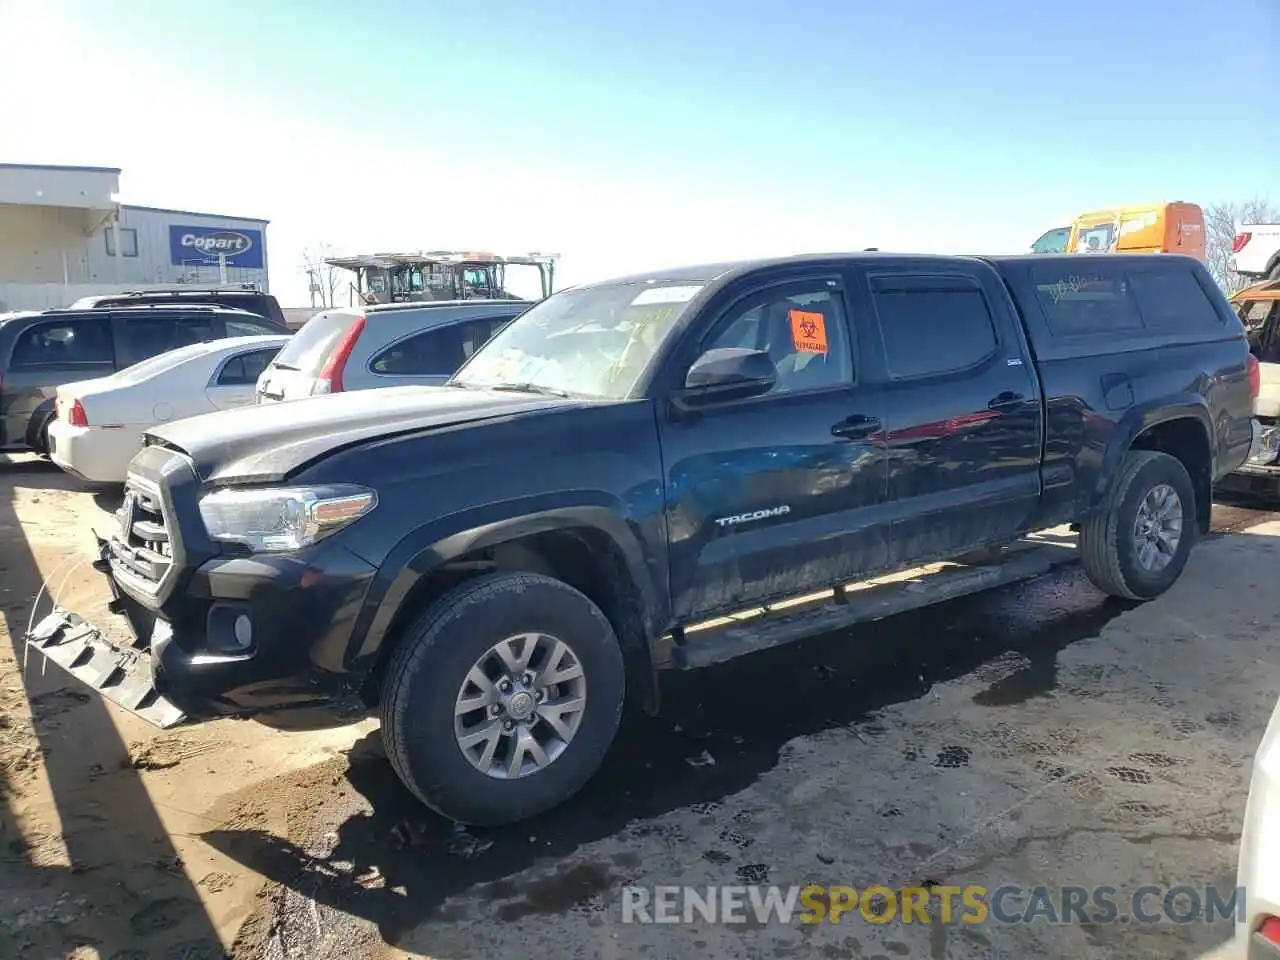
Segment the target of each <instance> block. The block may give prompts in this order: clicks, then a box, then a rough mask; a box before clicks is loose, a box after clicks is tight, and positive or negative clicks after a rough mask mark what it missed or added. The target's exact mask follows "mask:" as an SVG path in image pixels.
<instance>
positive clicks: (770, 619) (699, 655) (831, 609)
mask: <svg viewBox="0 0 1280 960" xmlns="http://www.w3.org/2000/svg"><path fill="white" fill-rule="evenodd" d="M1079 558H1080V554H1079V551H1078V550H1077V549H1076V548H1075V547H1074V546H1066V545H1062V544H1060V543H1056V542H1053V541H1050V542H1048V543H1045V542H1044V541H1039V542H1035V541H1033V542H1028V543H1024V544H1019V545H1017V547H1015V548H1012V549H1011V550H1010V552H1009V554H1008V555H1007V556H1005V557H1004V558H1003V559H1000V560H997V561H995V562H993V563H991V564H989V565H987V564H983V565H977V566H971V565H956V564H948V565H946V566H943V567H942V568H941V569H938V570H936V571H934V572H927V573H921V574H920V575H918V576H915V577H909V578H907V579H895V580H891V581H889V582H886V583H873V584H872V585H870V586H865V587H858V588H856V589H850V587H852V586H853V585H852V584H851V585H849V587H837V588H836V589H835V590H834V591H826V592H825V593H823V594H819V595H816V596H815V597H814V599H811V600H809V599H805V598H800V600H789V601H784V602H783V603H780V604H774V605H773V607H774V608H775V609H770V608H769V607H763V608H758V611H757V612H750V613H747V614H745V615H744V614H734V615H732V616H730V617H725V618H722V619H719V620H713V621H709V622H708V623H707V624H705V625H703V624H697V625H694V626H691V627H689V628H687V629H686V630H685V631H683V633H677V634H676V642H675V644H674V645H673V646H672V647H671V648H670V662H669V663H667V664H663V665H664V666H668V667H670V668H674V669H677V670H696V669H698V668H701V667H709V666H711V665H712V664H716V663H722V662H724V661H725V660H731V659H733V658H734V657H737V656H740V655H742V654H744V653H754V652H756V651H759V650H767V649H769V648H770V647H777V646H781V645H782V644H785V643H791V642H793V641H796V640H802V639H804V638H805V637H812V636H816V635H818V634H822V633H829V632H831V631H834V630H842V629H845V628H847V627H851V626H853V625H854V624H858V623H866V622H868V621H871V620H879V619H881V618H882V617H890V616H893V615H895V614H899V613H905V612H907V611H908V610H915V609H918V608H920V607H927V606H930V605H932V604H935V603H940V602H942V601H944V600H953V599H955V598H956V597H963V596H966V595H968V594H971V593H979V592H981V591H983V590H990V589H991V588H993V587H999V586H1004V585H1006V584H1010V583H1016V582H1018V581H1020V580H1029V579H1031V578H1032V577H1038V576H1041V575H1042V574H1045V573H1048V572H1049V571H1050V570H1052V569H1053V568H1054V567H1057V566H1062V565H1064V564H1067V563H1072V562H1075V561H1077V560H1079ZM802 601H803V602H802ZM778 607H780V608H781V609H776V608H778Z"/></svg>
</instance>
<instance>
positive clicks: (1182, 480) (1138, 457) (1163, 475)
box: [1080, 450, 1197, 600]
mask: <svg viewBox="0 0 1280 960" xmlns="http://www.w3.org/2000/svg"><path fill="white" fill-rule="evenodd" d="M1161 487H1167V488H1170V489H1172V490H1173V492H1174V493H1176V494H1177V496H1178V500H1179V504H1177V505H1173V504H1170V505H1169V509H1170V511H1171V512H1170V514H1169V518H1170V519H1172V518H1173V517H1174V516H1178V517H1179V519H1180V521H1181V530H1180V531H1179V536H1178V540H1177V544H1176V546H1175V547H1174V548H1173V550H1172V554H1171V555H1170V553H1169V552H1168V550H1167V549H1166V550H1157V553H1159V554H1162V555H1163V556H1165V557H1167V558H1168V559H1167V562H1166V563H1165V564H1164V566H1162V567H1160V568H1159V569H1153V568H1152V566H1150V565H1144V563H1143V561H1142V557H1141V555H1140V550H1139V546H1138V543H1137V541H1136V536H1137V526H1138V519H1139V517H1138V514H1139V511H1140V509H1141V508H1142V507H1143V504H1144V501H1146V500H1147V498H1148V496H1149V495H1153V494H1155V492H1156V491H1157V490H1158V489H1159V488H1161ZM1165 502H1166V503H1167V501H1165ZM1166 524H1167V521H1166ZM1196 533H1197V526H1196V497H1195V488H1194V487H1193V486H1192V485H1191V477H1190V476H1189V475H1188V474H1187V470H1186V467H1184V466H1183V465H1182V462H1181V461H1180V460H1177V459H1176V458H1174V457H1171V456H1169V455H1168V454H1167V453H1158V452H1156V451H1153V450H1132V451H1130V452H1129V453H1127V454H1125V455H1124V458H1123V459H1122V460H1121V461H1120V466H1119V469H1118V471H1117V473H1116V478H1115V482H1114V483H1113V484H1112V485H1111V490H1110V492H1109V493H1108V495H1107V499H1106V501H1105V502H1104V503H1103V504H1101V505H1099V507H1098V509H1097V510H1095V511H1094V513H1093V514H1092V515H1091V516H1090V517H1089V518H1088V519H1087V520H1085V521H1084V523H1082V524H1081V529H1080V553H1081V557H1082V559H1083V561H1084V570H1085V573H1086V575H1088V577H1089V579H1090V580H1091V581H1093V583H1094V585H1095V586H1096V587H1098V589H1100V590H1102V591H1104V592H1105V593H1109V594H1111V595H1112V596H1116V597H1124V598H1126V599H1128V600H1150V599H1152V598H1154V597H1158V596H1159V595H1160V594H1162V593H1164V592H1165V591H1166V590H1168V589H1169V587H1171V586H1173V583H1174V581H1176V580H1177V579H1178V577H1179V576H1180V575H1181V573H1182V569H1183V567H1185V566H1186V565H1187V557H1188V556H1189V555H1190V553H1191V547H1192V545H1193V543H1194V541H1195V538H1196ZM1153 546H1154V544H1153ZM1143 552H1148V551H1145V549H1144V551H1143ZM1148 553H1149V552H1148ZM1157 563H1158V561H1157Z"/></svg>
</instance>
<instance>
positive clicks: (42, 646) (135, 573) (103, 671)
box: [27, 446, 375, 727]
mask: <svg viewBox="0 0 1280 960" xmlns="http://www.w3.org/2000/svg"><path fill="white" fill-rule="evenodd" d="M206 494H207V491H205V490H203V489H202V484H201V481H200V478H199V477H198V476H197V474H196V471H195V468H194V466H193V464H192V463H191V461H190V459H189V458H187V457H186V456H185V455H184V454H182V453H181V452H180V451H175V450H171V449H168V448H166V447H163V446H148V447H145V448H144V449H143V450H142V451H141V452H140V453H139V454H138V456H137V457H135V458H134V460H133V462H132V463H131V464H130V468H129V475H128V478H127V480H126V483H125V490H124V500H123V503H122V505H121V508H120V510H119V511H118V513H117V515H116V521H117V522H116V524H115V525H114V528H113V529H112V530H111V531H110V532H109V534H108V535H107V536H105V537H99V538H98V557H97V559H96V560H95V562H94V564H93V567H94V569H95V570H97V571H99V572H100V573H102V574H103V575H104V576H105V577H106V578H107V583H108V587H109V589H110V592H111V598H112V599H111V602H110V604H109V609H110V610H111V611H112V612H113V613H115V614H117V615H119V616H120V617H122V618H123V620H124V621H125V622H126V623H127V625H128V627H129V628H130V632H131V633H132V634H133V637H134V640H133V642H132V643H131V644H128V643H122V642H120V641H118V640H115V639H113V638H112V636H111V632H110V631H107V630H103V629H101V628H100V627H99V626H96V625H94V624H91V623H89V622H87V621H86V620H85V619H84V618H82V617H81V616H80V615H78V614H76V613H74V612H72V611H69V610H63V609H55V610H54V611H53V612H52V613H50V614H49V615H48V616H46V617H44V618H43V619H41V620H39V621H38V622H37V624H36V625H35V627H34V628H33V629H32V631H31V633H30V635H29V636H28V637H27V642H28V644H29V649H34V650H36V651H38V652H39V653H41V654H43V655H44V656H45V657H47V658H48V659H49V660H52V661H53V662H54V663H56V664H58V665H59V666H61V667H63V668H65V669H66V670H68V671H69V672H70V673H71V674H72V675H73V676H75V677H77V678H78V679H80V680H81V681H83V682H85V683H86V684H88V685H89V686H90V687H92V688H93V689H95V690H97V691H98V692H99V693H100V694H102V696H104V697H105V698H107V699H108V700H111V701H112V702H114V703H117V704H119V705H120V706H122V707H124V708H125V709H127V710H129V711H130V712H132V713H134V714H136V715H138V716H140V717H142V718H143V719H146V720H148V721H150V722H152V723H154V724H157V725H159V726H162V727H168V726H173V725H175V724H177V723H180V722H182V721H183V720H184V719H204V718H209V717H216V716H227V715H262V714H270V713H274V712H278V711H283V710H290V709H295V708H298V707H308V706H314V705H317V704H324V703H331V702H333V701H335V700H340V699H344V698H346V697H347V696H349V695H350V694H351V693H352V692H353V691H354V689H355V687H356V686H357V685H358V683H359V680H360V679H361V678H360V677H358V676H354V675H352V674H351V673H350V672H349V670H348V669H347V666H348V664H347V661H346V654H347V650H348V647H349V641H350V638H351V636H352V633H353V630H354V627H355V623H356V619H357V617H358V615H359V612H360V610H361V608H362V604H363V600H364V597H365V594H366V592H367V589H368V586H369V584H370V582H371V581H372V578H373V575H374V572H375V571H374V569H373V567H371V566H370V565H369V564H368V563H366V562H365V561H364V560H362V559H361V558H359V557H357V556H356V555H355V554H353V553H352V552H350V551H349V550H346V549H345V548H344V547H342V546H341V545H340V543H338V542H336V541H335V540H332V539H326V540H324V541H322V542H318V543H314V544H310V545H308V546H306V547H305V548H304V549H300V550H297V551H293V552H287V553H254V552H252V551H250V550H248V549H241V548H239V547H238V546H237V545H235V544H228V543H226V542H219V541H216V540H215V539H214V538H212V537H211V536H210V535H209V532H208V530H207V529H206V524H205V522H204V521H203V519H202V516H201V511H200V500H201V497H202V496H205V495H206Z"/></svg>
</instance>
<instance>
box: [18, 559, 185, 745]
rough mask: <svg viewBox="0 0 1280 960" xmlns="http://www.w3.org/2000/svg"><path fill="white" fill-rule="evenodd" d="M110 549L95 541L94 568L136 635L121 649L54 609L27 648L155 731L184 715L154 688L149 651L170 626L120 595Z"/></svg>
mask: <svg viewBox="0 0 1280 960" xmlns="http://www.w3.org/2000/svg"><path fill="white" fill-rule="evenodd" d="M107 556H108V544H107V543H106V541H104V540H103V539H102V538H101V537H99V538H98V558H97V559H96V560H95V561H94V562H93V569H95V570H97V571H98V572H99V573H102V574H104V575H105V576H106V578H107V582H108V584H110V587H111V595H112V599H111V602H110V603H109V604H108V609H109V610H110V611H111V612H112V613H115V614H119V615H121V616H123V617H124V619H125V620H126V621H127V622H128V624H129V627H130V630H131V631H132V633H133V636H134V642H133V643H132V644H131V645H129V646H125V645H122V644H120V643H117V642H116V641H115V640H113V639H111V638H110V637H109V636H108V635H107V634H106V633H105V632H103V631H102V630H100V629H99V628H98V627H95V626H94V625H93V624H91V623H89V622H88V621H87V620H85V619H84V618H83V617H81V616H80V615H79V614H77V613H73V612H71V611H70V610H64V609H62V608H61V607H58V606H55V607H54V609H53V611H52V612H51V613H49V614H48V615H47V616H45V617H43V618H42V619H41V620H40V621H39V622H38V623H36V625H35V626H34V627H32V629H31V632H30V633H29V634H28V635H27V638H26V643H27V649H28V650H31V649H34V650H36V651H37V652H38V653H41V654H43V655H44V656H45V657H46V658H47V659H49V660H52V661H53V662H54V663H56V664H57V665H58V666H60V667H62V668H63V669H64V670H66V671H67V672H68V673H70V674H71V675H72V676H73V677H75V678H76V679H77V680H80V681H81V682H83V683H85V684H87V685H88V686H90V687H92V688H93V689H94V690H96V691H98V693H100V694H101V695H102V696H103V697H105V698H106V699H108V700H110V701H111V702H112V703H115V704H117V705H119V706H121V707H124V708H125V709H126V710H128V711H129V712H130V713H133V714H135V715H137V716H139V717H141V718H142V719H144V720H147V721H148V722H150V723H153V724H155V725H156V726H158V727H162V728H168V727H174V726H177V725H178V724H180V723H182V722H183V721H184V720H185V719H186V718H187V715H186V713H185V712H184V711H182V710H181V709H179V708H178V707H177V706H176V705H174V704H173V703H172V702H170V701H169V700H168V699H167V698H165V697H164V696H162V695H161V694H160V692H159V691H158V690H157V689H156V677H155V668H154V666H153V663H152V651H153V649H154V648H155V643H156V641H157V640H158V639H159V640H162V639H163V638H162V637H157V636H156V634H157V632H159V633H164V632H166V631H167V628H168V624H166V623H165V622H164V621H163V620H157V619H156V617H155V615H154V614H152V613H151V612H150V611H148V610H146V609H145V608H144V607H142V606H141V605H140V604H139V603H138V602H137V601H135V600H133V599H132V598H131V597H129V596H128V595H126V594H124V593H122V592H121V591H120V590H119V589H118V588H117V587H116V584H115V581H114V580H113V579H112V577H111V568H110V565H109V563H108V561H107Z"/></svg>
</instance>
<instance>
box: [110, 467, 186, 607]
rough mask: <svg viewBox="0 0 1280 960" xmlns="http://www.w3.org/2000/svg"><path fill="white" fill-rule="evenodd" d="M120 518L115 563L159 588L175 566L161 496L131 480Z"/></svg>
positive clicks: (114, 544) (114, 536)
mask: <svg viewBox="0 0 1280 960" xmlns="http://www.w3.org/2000/svg"><path fill="white" fill-rule="evenodd" d="M116 516H117V517H118V518H119V521H120V528H119V529H118V530H117V531H116V532H115V533H114V534H112V537H111V556H112V559H113V560H115V561H116V562H117V563H119V564H120V565H121V566H122V567H124V568H125V569H126V570H127V571H129V573H131V574H133V575H134V576H135V577H137V578H139V579H141V580H144V581H146V582H147V583H152V584H158V583H159V582H160V581H161V580H162V579H164V575H165V574H166V573H167V572H168V571H169V567H170V566H171V565H172V564H173V549H172V545H171V543H170V540H169V530H168V528H167V527H166V526H165V518H164V510H163V508H162V507H161V505H160V495H159V494H158V493H157V492H156V491H155V490H152V489H149V488H147V487H145V486H143V485H141V484H139V483H138V482H137V480H135V479H134V478H132V477H130V478H129V479H128V480H127V481H126V483H125V488H124V503H123V504H121V506H120V510H119V512H118V513H117V514H116Z"/></svg>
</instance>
